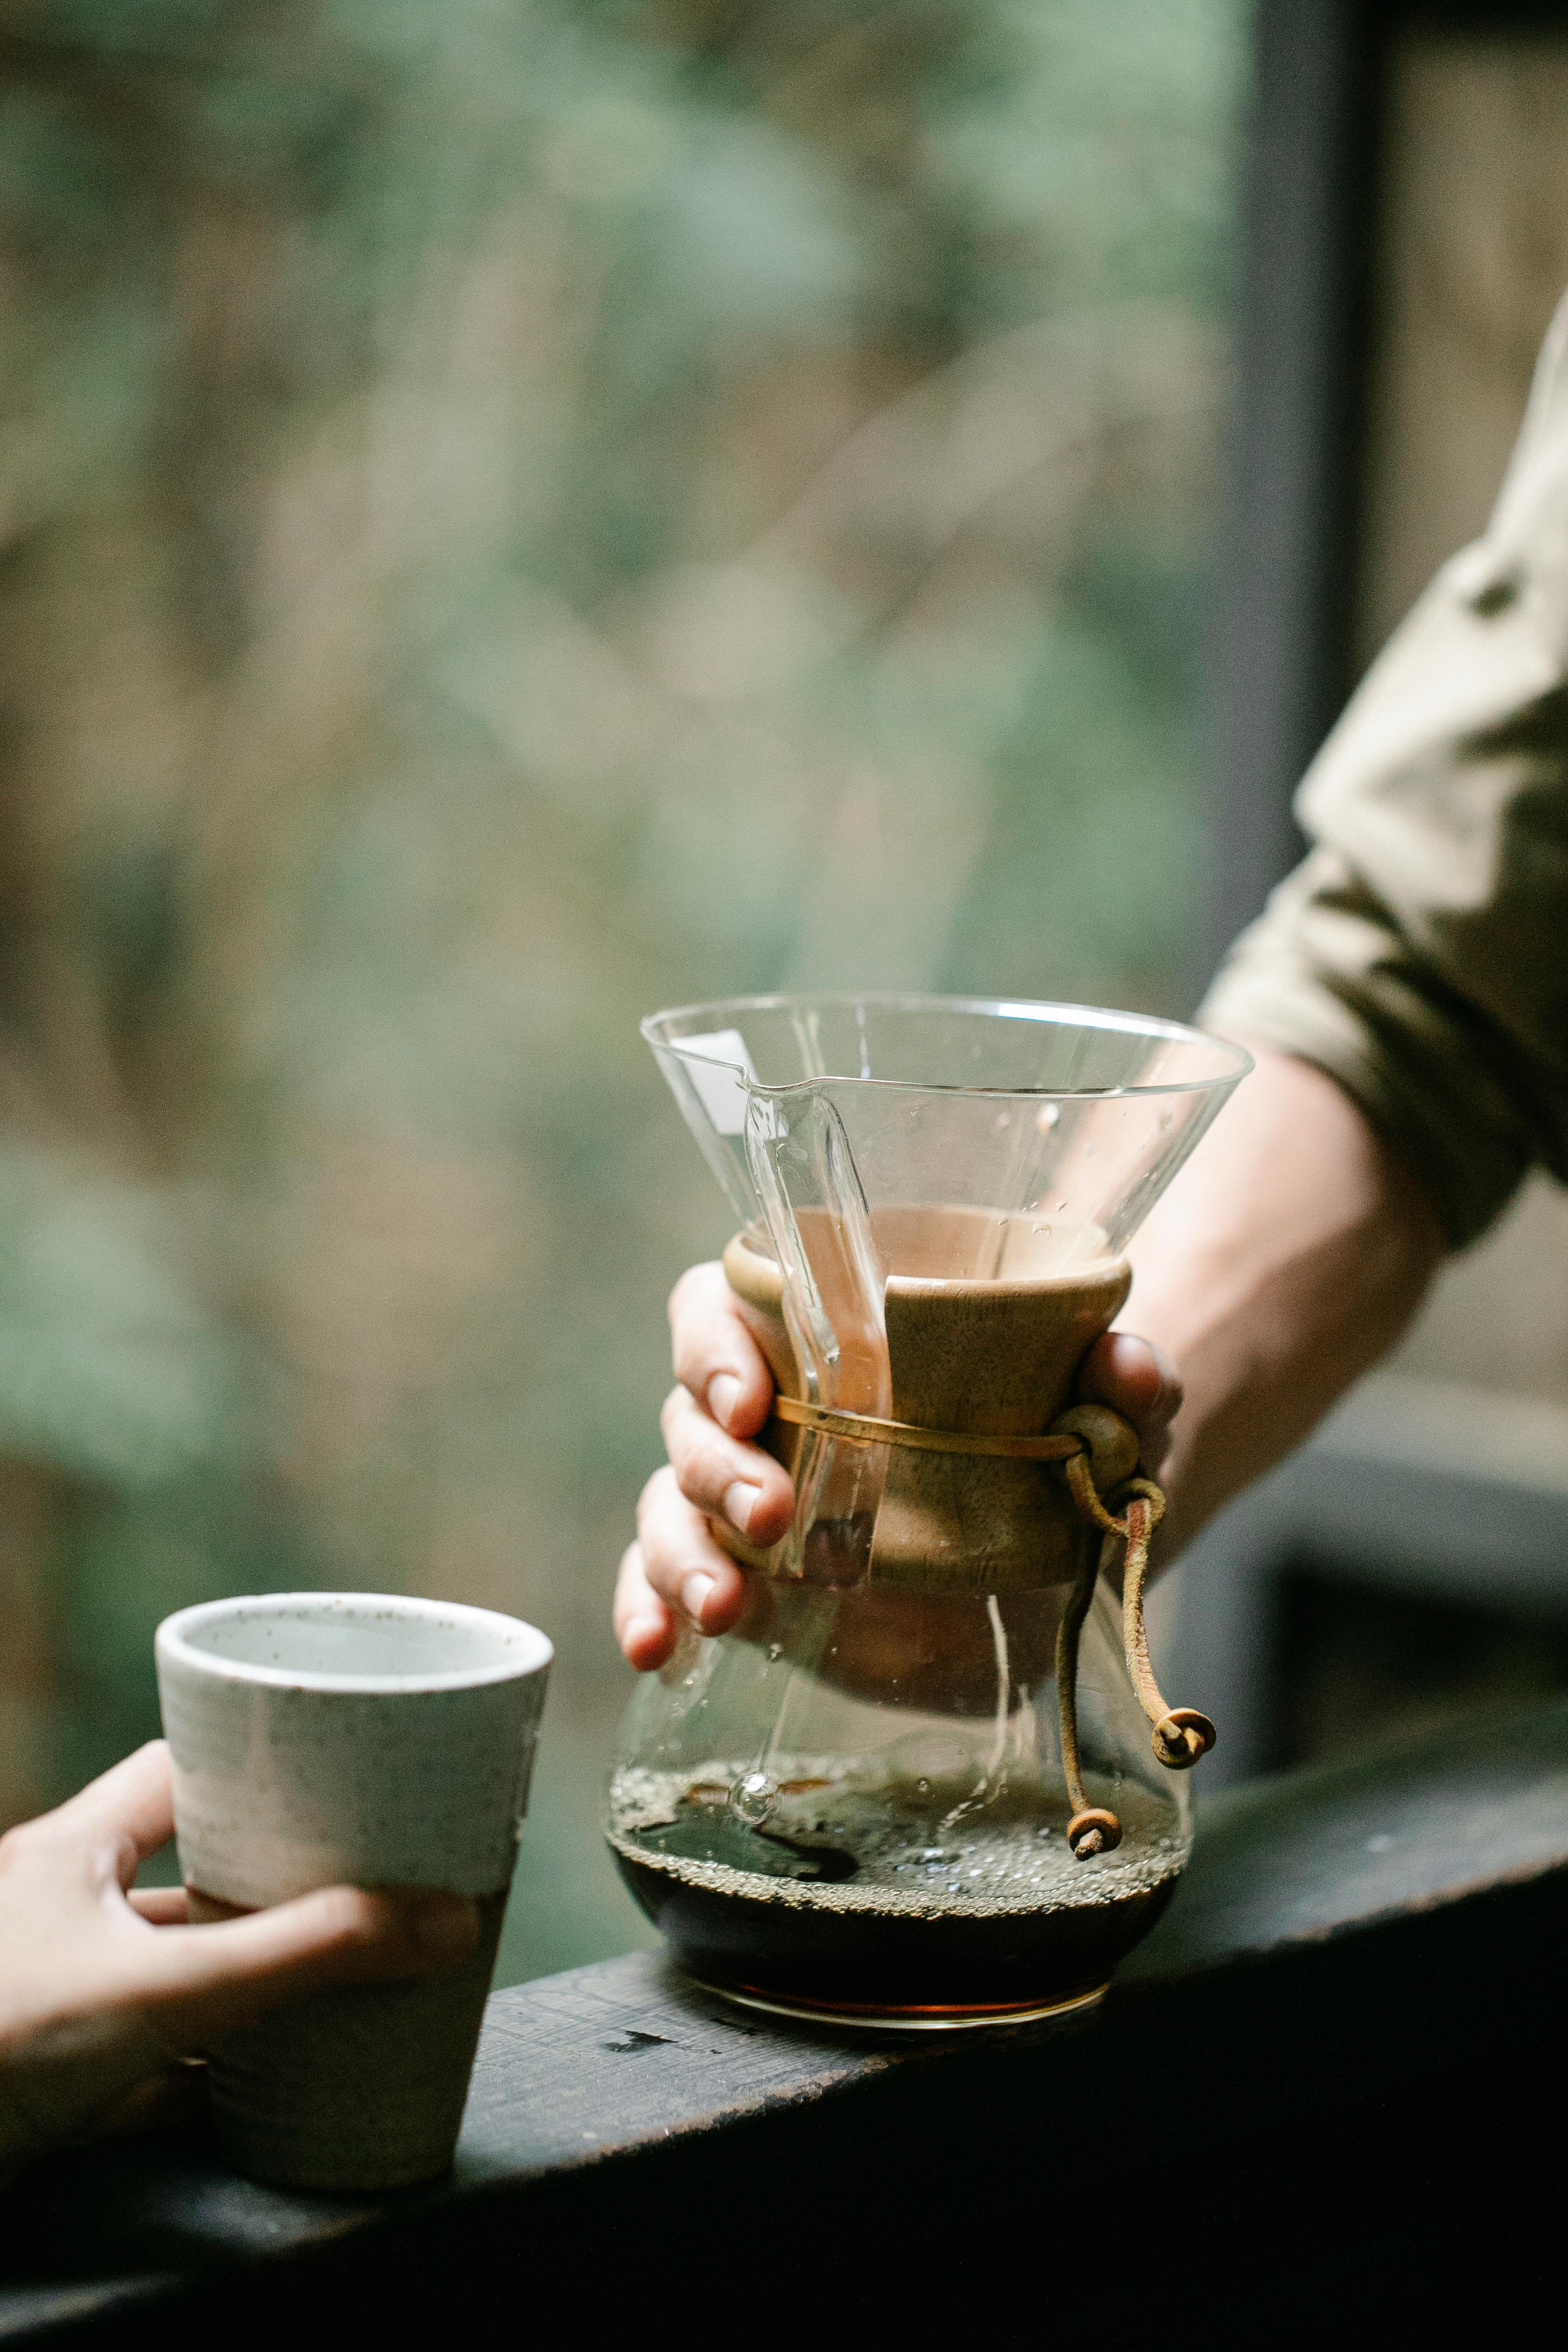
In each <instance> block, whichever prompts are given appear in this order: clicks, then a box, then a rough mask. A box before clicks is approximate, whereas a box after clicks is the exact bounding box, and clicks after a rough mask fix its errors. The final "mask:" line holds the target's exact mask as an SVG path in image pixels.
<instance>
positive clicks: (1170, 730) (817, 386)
mask: <svg viewBox="0 0 1568 2352" xmlns="http://www.w3.org/2000/svg"><path fill="white" fill-rule="evenodd" d="M5 26H6V30H5V36H4V40H3V47H0V255H3V262H0V267H3V270H4V280H3V288H4V290H3V292H0V336H3V383H0V401H3V413H0V495H3V501H4V503H3V512H4V563H3V568H0V744H3V765H0V794H3V799H0V826H3V836H0V858H3V867H4V877H3V881H0V891H3V907H0V989H3V996H0V1011H3V1017H4V1029H3V1033H0V1034H3V1040H4V1060H3V1064H0V1087H3V1090H4V1092H3V1114H0V1115H3V1121H4V1129H3V1152H0V1445H3V1447H4V1456H5V1459H4V1468H3V1472H0V1548H3V1549H0V1614H3V1619H4V1625H5V1644H4V1655H3V1662H0V1771H3V1782H4V1785H3V1799H0V1801H3V1806H4V1811H5V1813H6V1815H7V1816H8V1817H11V1818H15V1817H16V1816H18V1815H19V1814H22V1813H25V1812H26V1811H28V1810H30V1809H32V1808H35V1807H37V1805H38V1804H40V1803H41V1802H43V1801H46V1800H48V1799H52V1798H54V1797H56V1796H58V1794H60V1793H61V1792H62V1791H63V1790H66V1789H68V1787H71V1786H73V1785H75V1784H76V1783H77V1782H78V1781H79V1780H80V1779H81V1778H82V1777H83V1776H85V1775H86V1774H88V1773H89V1771H92V1770H94V1769H98V1768H100V1766H102V1765H104V1764H106V1763H107V1762H109V1761H110V1759H112V1758H114V1757H115V1756H117V1755H119V1754H120V1753H121V1752H122V1751H123V1750H124V1749H125V1748H127V1747H128V1746H129V1745H130V1744H131V1743H132V1742H133V1741H135V1740H137V1739H139V1738H143V1737H146V1736H149V1735H150V1734H151V1733H153V1731H155V1729H156V1727H157V1716H156V1702H155V1696H154V1692H153V1681H152V1675H151V1637H152V1633H153V1626H154V1624H155V1622H156V1621H157V1619H158V1618H159V1617H160V1616H161V1615H163V1613H164V1612H166V1611H168V1610H170V1609H172V1608H174V1607H176V1606H178V1605H180V1604H182V1603H184V1602H186V1601H194V1600H196V1599H198V1598H202V1597H205V1596H207V1595H213V1594H219V1593H224V1592H229V1591H254V1590H257V1589H258V1588H259V1589H266V1588H288V1587H290V1586H296V1585H302V1584H303V1585H311V1584H324V1585H340V1586H360V1587H370V1588H373V1589H374V1588H381V1589H387V1588H392V1589H398V1588H402V1589H413V1590H417V1591H428V1592H435V1593H439V1594H445V1595H451V1596H455V1597H459V1598H461V1599H463V1600H467V1601H479V1602H483V1603H489V1604H493V1605H496V1606H499V1607H501V1608H504V1609H509V1610H515V1611H518V1612H521V1613H523V1614H524V1615H527V1616H529V1617H531V1618H533V1619H534V1620H536V1621H537V1622H539V1623H541V1624H542V1625H543V1626H544V1627H545V1628H546V1629H547V1631H548V1632H549V1633H551V1634H552V1637H553V1639H554V1641H555V1643H556V1644H557V1647H558V1652H559V1664H558V1665H557V1668H556V1679H555V1682H554V1685H553V1689H552V1697H551V1703H550V1710H549V1714H548V1717H547V1722H546V1736H545V1739H544V1744H543V1749H542V1764H541V1769H540V1775H539V1780H538V1782H537V1784H536V1797H535V1803H534V1810H533V1813H532V1817H531V1822H530V1827H529V1832H528V1836H527V1840H526V1843H525V1848H524V1862H523V1869H522V1874H521V1880H520V1885H519V1893H518V1897H517V1899H516V1901H515V1902H514V1905H513V1916H512V1921H511V1926H510V1933H509V1939H508V1945H507V1949H506V1955H505V1964H504V1967H503V1971H502V1973H503V1976H506V1975H510V1976H514V1977H515V1976H521V1975H527V1974H531V1973H534V1972H536V1971H539V1970H542V1969H553V1968H559V1967H563V1966H566V1965H568V1964H570V1963H572V1962H574V1961H577V1960H580V1959H584V1958H593V1957H595V1956H596V1955H597V1954H599V1953H602V1952H606V1951H613V1950H617V1949H624V1948H627V1947H628V1946H629V1945H630V1944H632V1943H634V1942H636V1941H638V1940H643V1939H646V1938H647V1935H648V1931H647V1929H646V1927H644V1926H643V1923H642V1922H641V1920H640V1918H639V1916H637V1914H636V1913H635V1912H634V1911H633V1909H632V1907H631V1906H630V1904H629V1902H628V1901H627V1900H626V1898H625V1897H624V1896H623V1895H621V1894H620V1892H619V1889H618V1886H617V1885H616V1882H615V1880H614V1878H613V1875H612V1873H611V1871H610V1869H609V1867H608V1865H607V1864H606V1862H605V1860H604V1859H603V1858H602V1855H601V1852H600V1848H599V1844H598V1838H597V1828H596V1820H597V1807H598V1797H599V1787H600V1780H601V1776H602V1772H603V1767H604V1759H605V1748H606V1743H607V1740H608V1738H609V1735H610V1732H611V1729H612V1727H613V1724H614V1721H615V1718H616V1715H617V1714H618V1712H619V1709H620V1707H621V1706H622V1704H623V1703H624V1699H625V1696H626V1686H627V1683H628V1680H629V1677H628V1676H627V1675H626V1672H625V1670H624V1669H623V1668H622V1667H621V1666H620V1664H619V1662H618V1659H617V1656H616V1652H615V1650H614V1647H613V1643H612V1641H611V1638H610V1635H609V1633H608V1629H607V1624H606V1605H607V1601H608V1595H609V1591H610V1584H611V1579H612V1575H613V1571H614V1569H615V1566H616V1560H617V1558H618V1556H619V1553H620V1550H621V1549H622V1547H623V1545H624V1543H625V1542H626V1539H627V1537H628V1534H629V1528H630V1516H631V1510H632V1505H633V1502H634V1499H635V1496H636V1494H637V1488H638V1486H639V1485H640V1483H641V1481H642V1479H643V1478H644V1477H645V1475H647V1472H648V1470H649V1469H650V1468H651V1467H652V1466H653V1465H654V1464H655V1462H656V1461H657V1460H658V1456H659V1449H658V1433H657V1425H656V1413H657V1408H658V1402H659V1400H660V1398H661V1396H662V1394H663V1392H664V1391H665V1389H666V1387H667V1386H668V1340H667V1333H666V1328H665V1319H664V1298H665V1294H666V1291H667V1289H668V1285H669V1283H670V1281H671V1279H672V1278H673V1276H675V1274H676V1273H677V1272H678V1271H679V1268H680V1267H681V1266H682V1265H685V1264H686V1263H688V1262H689V1260H690V1259H691V1258H692V1257H693V1256H695V1255H706V1254H709V1253H710V1252H711V1251H712V1250H713V1249H714V1248H715V1247H716V1246H717V1245H718V1244H721V1242H722V1241H723V1239H724V1238H725V1233H726V1225H725V1218H724V1213H723V1209H722V1205H721V1201H720V1199H719V1196H718V1194H717V1192H716V1189H715V1188H714V1186H713V1185H712V1183H711V1181H710V1178H709V1177H708V1175H707V1174H706V1171H704V1170H703V1168H702V1167H701V1164H700V1161H699V1160H698V1157H697V1154H696V1152H695V1150H693V1148H692V1146H691V1143H690V1141H689V1138H688V1137H687V1135H686V1134H685V1132H684V1130H683V1129H681V1128H680V1126H679V1122H678V1119H677V1116H676V1113H675V1111H674V1108H673V1106H672V1105H671V1104H670V1103H669V1102H668V1099H667V1097H666V1096H665V1092H664V1088H663V1086H662V1082H661V1081H660V1080H659V1079H658V1076H657V1074H656V1072H655V1069H654V1066H653V1064H652V1062H651V1060H650V1059H649V1057H648V1056H647V1053H646V1050H645V1048H644V1047H643V1046H642V1045H641V1044H640V1042H639V1040H638V1037H637V1020H638V1017H639V1016H640V1015H641V1014H642V1013H647V1012H648V1011H650V1010H652V1009H654V1008H655V1007H657V1006H659V1005H662V1004H666V1003H681V1002H685V1001H689V1000H691V999H695V998H700V997H703V996H709V995H714V994H719V993H722V992H731V991H737V990H757V989H768V988H773V987H779V986H784V985H789V984H800V985H808V984H809V985H813V986H818V987H821V986H842V985H847V984H854V983H861V982H863V983H868V984H875V985H880V986H884V987H887V986H902V987H917V988H920V987H924V988H960V989H973V990H984V991H986V992H1026V993H1029V994H1034V995H1051V994H1058V995H1065V996H1082V997H1088V998H1090V999H1095V1000H1100V1001H1110V1002H1114V1003H1128V1004H1136V1005H1142V1006H1151V1007H1160V1008H1169V1009H1176V1010H1179V1009H1182V1008H1183V1007H1184V1004H1185V1003H1187V1002H1188V1001H1190V997H1191V993H1192V980H1193V971H1192V957H1193V936H1192V909H1193V906H1194V874H1195V869H1196V866H1197V864H1198V861H1199V857H1200V842H1199V839H1198V837H1197V818H1196V808H1197V799H1196V788H1195V774H1196V770H1195V751H1194V677H1195V667H1194V652H1195V646H1196V642H1197V633H1198V627H1199V623H1200V620H1201V615H1202V611H1203V605H1204V582H1205V563H1206V562H1207V559H1208V554H1209V549H1210V544H1211V538H1212V528H1213V521H1214V514H1215V485H1216V480H1217V473H1218V467H1217V441H1218V426H1219V420H1220V417H1221V415H1222V413H1223V408H1224V400H1225V393H1226V288H1227V272H1228V268H1229V249H1230V225H1231V217H1232V210H1233V177H1234V169H1233V149H1234V145H1235V141H1234V137H1233V124H1234V121H1235V118H1236V113H1237V101H1238V94H1239V89H1240V84H1241V79H1242V74H1243V69H1244V64H1245V59H1244V48H1245V23H1244V12H1243V10H1242V9H1241V8H1240V6H1239V5H1237V0H1117V5H1115V6H1107V5H1104V0H895V5H878V0H288V4H287V5H264V6H258V5H254V0H246V4H245V5H238V0H233V5H224V4H223V0H84V5H45V6H41V7H36V8H32V9H28V10H26V11H8V12H7V15H6V18H5Z"/></svg>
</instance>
